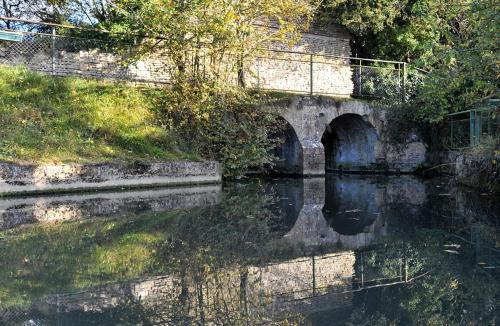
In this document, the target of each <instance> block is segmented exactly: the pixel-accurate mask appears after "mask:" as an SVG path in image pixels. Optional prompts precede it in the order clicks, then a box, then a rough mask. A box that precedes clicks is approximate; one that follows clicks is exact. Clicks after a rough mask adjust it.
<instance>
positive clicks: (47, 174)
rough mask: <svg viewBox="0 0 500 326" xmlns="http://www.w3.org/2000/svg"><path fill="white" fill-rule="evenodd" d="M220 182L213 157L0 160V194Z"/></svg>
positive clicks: (220, 178)
mask: <svg viewBox="0 0 500 326" xmlns="http://www.w3.org/2000/svg"><path fill="white" fill-rule="evenodd" d="M220 182H222V174H221V169H220V164H219V163H217V162H214V161H201V162H189V161H174V162H156V163H144V162H135V163H100V164H60V165H20V164H10V163H0V196H9V195H10V196H12V195H21V194H30V193H31V194H33V193H57V192H76V191H90V190H109V189H121V188H151V187H164V186H179V185H195V184H211V183H220Z"/></svg>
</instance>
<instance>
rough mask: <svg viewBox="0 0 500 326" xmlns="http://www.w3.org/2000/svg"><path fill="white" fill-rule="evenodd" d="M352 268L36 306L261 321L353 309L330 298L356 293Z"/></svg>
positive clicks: (69, 297) (303, 262)
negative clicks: (137, 309) (132, 307)
mask: <svg viewBox="0 0 500 326" xmlns="http://www.w3.org/2000/svg"><path fill="white" fill-rule="evenodd" d="M354 263H355V256H354V253H353V252H344V253H341V254H330V255H323V256H314V257H302V258H299V259H294V260H290V261H284V262H280V263H275V264H269V265H265V266H260V267H252V266H250V267H240V268H236V269H231V270H220V271H215V273H210V274H208V275H204V276H201V275H199V276H196V275H195V276H190V277H184V278H180V277H177V276H161V277H153V278H148V279H143V280H138V281H133V282H127V283H116V284H109V285H105V286H103V287H101V288H98V289H92V290H87V291H84V292H79V293H75V294H58V295H54V296H50V297H48V298H46V299H44V300H43V302H44V303H43V304H38V306H39V307H41V306H44V305H45V306H46V305H48V306H50V307H52V308H54V309H57V311H59V312H66V313H67V312H74V311H92V312H96V311H103V310H105V309H108V308H113V307H117V306H119V305H124V304H126V302H127V301H129V300H131V299H132V300H134V301H138V302H139V303H140V304H141V305H144V306H145V307H147V308H149V309H151V311H152V312H153V313H152V314H151V319H152V321H153V322H154V321H158V320H159V318H162V319H164V320H165V319H166V320H173V319H174V318H177V319H178V320H182V319H183V318H185V319H190V320H191V321H192V322H193V321H196V320H200V319H204V320H205V321H210V320H211V321H214V320H216V318H221V319H219V320H227V321H230V320H232V321H235V320H239V319H240V318H247V319H249V320H251V321H254V322H256V321H260V322H263V321H266V320H267V321H269V317H274V318H279V317H282V316H284V315H285V314H287V313H289V312H291V311H295V312H298V313H303V314H308V313H312V312H316V311H321V310H325V309H334V308H339V307H344V306H348V305H350V304H351V300H352V294H339V295H337V296H331V295H333V294H335V293H339V292H343V291H346V290H351V289H352V285H351V283H352V277H353V274H354ZM329 294H331V295H329ZM49 310H50V309H49ZM172 324H174V323H172Z"/></svg>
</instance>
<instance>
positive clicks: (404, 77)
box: [401, 62, 407, 103]
mask: <svg viewBox="0 0 500 326" xmlns="http://www.w3.org/2000/svg"><path fill="white" fill-rule="evenodd" d="M406 73H407V71H406V62H403V85H402V87H401V89H402V92H401V96H402V103H405V102H406Z"/></svg>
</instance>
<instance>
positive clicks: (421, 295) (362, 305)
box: [348, 230, 499, 325]
mask: <svg viewBox="0 0 500 326" xmlns="http://www.w3.org/2000/svg"><path fill="white" fill-rule="evenodd" d="M456 240H457V239H456V238H455V237H453V236H450V235H449V234H447V233H445V232H443V231H436V230H431V231H420V232H417V234H416V235H415V237H413V239H411V241H409V242H404V243H394V244H393V243H391V242H387V243H386V244H385V245H384V246H383V247H382V248H380V249H379V250H374V251H367V252H365V253H364V257H365V260H364V262H365V269H370V270H371V272H372V273H378V274H379V275H382V276H385V277H393V276H394V275H393V273H394V270H395V268H394V267H395V266H397V265H398V264H399V263H400V260H401V257H404V258H405V259H406V260H407V263H408V268H409V272H408V273H409V275H410V277H411V276H414V275H417V274H420V273H425V271H428V272H429V274H427V275H426V276H425V277H422V278H421V279H419V280H418V281H417V282H414V283H412V284H411V285H410V286H397V287H384V288H379V289H374V290H370V291H368V292H363V293H360V294H359V295H357V296H356V298H355V304H356V306H357V308H356V309H355V311H354V312H353V313H352V314H351V317H350V322H349V323H348V324H349V325H389V324H391V325H409V324H416V325H476V324H483V325H489V324H494V323H495V320H496V318H497V317H498V315H497V314H498V312H497V311H496V302H497V299H498V298H497V296H498V290H499V287H498V274H497V275H496V277H495V276H493V275H491V274H488V273H487V272H486V271H485V270H484V269H482V268H480V267H478V265H477V264H476V249H477V248H475V247H474V246H472V245H470V244H467V243H463V242H461V243H459V244H457V241H456ZM458 245H460V247H458ZM357 272H358V271H357Z"/></svg>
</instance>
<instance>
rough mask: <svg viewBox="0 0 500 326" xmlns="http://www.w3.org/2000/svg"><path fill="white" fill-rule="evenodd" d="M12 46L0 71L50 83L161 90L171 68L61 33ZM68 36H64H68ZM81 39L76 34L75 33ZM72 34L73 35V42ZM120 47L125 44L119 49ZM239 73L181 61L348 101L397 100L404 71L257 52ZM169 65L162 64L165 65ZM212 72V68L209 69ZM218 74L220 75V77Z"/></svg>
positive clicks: (156, 57) (232, 67)
mask: <svg viewBox="0 0 500 326" xmlns="http://www.w3.org/2000/svg"><path fill="white" fill-rule="evenodd" d="M17 33H19V34H21V35H22V40H21V41H19V42H13V41H6V40H0V64H3V65H9V66H16V65H22V66H26V67H27V68H29V69H31V70H34V71H40V72H44V73H49V74H52V75H54V76H81V77H89V78H106V79H116V80H126V81H132V82H143V83H153V84H162V83H168V82H169V81H170V80H171V78H172V76H174V74H175V73H176V71H175V70H176V69H177V68H178V67H176V66H175V65H173V64H172V63H171V61H170V60H169V58H168V55H160V54H159V53H149V54H148V55H146V56H143V57H140V58H138V59H136V60H131V56H130V55H129V54H130V53H132V52H133V48H134V46H135V45H134V44H133V43H132V42H130V40H128V41H120V40H119V38H116V37H111V36H110V37H106V36H102V35H96V33H93V34H92V33H89V35H90V36H92V38H87V37H80V36H79V37H75V36H73V35H71V34H70V33H68V32H67V31H64V30H63V31H62V35H59V34H57V33H56V30H55V29H53V30H52V33H50V34H49V33H39V32H33V31H26V30H18V31H17ZM68 34H70V35H71V36H68ZM80 34H81V33H80ZM80 34H79V35H80ZM127 42H128V43H127ZM257 52H258V55H257V56H256V57H249V58H247V59H246V60H244V62H243V64H242V65H243V66H242V67H240V66H238V64H237V60H235V59H234V58H229V57H230V56H231V55H230V54H229V55H228V58H223V59H221V58H213V57H210V56H209V55H207V54H206V53H205V54H204V53H201V54H200V53H199V52H193V53H190V54H188V56H190V58H189V60H187V61H191V63H192V65H190V67H189V69H192V70H195V69H196V71H197V72H198V71H202V72H203V76H204V77H207V78H213V77H216V78H222V79H223V80H224V81H225V82H228V83H231V84H242V83H243V84H244V86H245V87H249V88H254V89H262V90H269V91H281V92H293V93H301V94H309V95H333V96H345V97H347V96H354V97H363V98H370V99H377V100H390V101H395V102H399V101H404V99H405V93H406V80H407V75H408V73H407V66H406V64H404V63H403V62H396V61H383V60H371V59H361V58H351V57H341V56H332V55H323V54H311V53H303V52H294V51H283V50H277V49H265V50H260V51H257ZM169 62H170V63H169ZM215 66H217V67H215ZM221 70H223V71H221Z"/></svg>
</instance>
